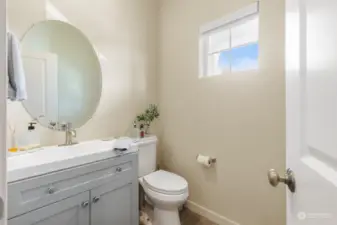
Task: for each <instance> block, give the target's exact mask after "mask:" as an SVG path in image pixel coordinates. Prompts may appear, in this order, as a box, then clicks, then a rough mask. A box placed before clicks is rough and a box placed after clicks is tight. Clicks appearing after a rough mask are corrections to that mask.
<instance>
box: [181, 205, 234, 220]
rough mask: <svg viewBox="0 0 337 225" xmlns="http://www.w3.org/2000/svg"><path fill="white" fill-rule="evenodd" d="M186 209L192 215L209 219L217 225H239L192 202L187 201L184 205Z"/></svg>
mask: <svg viewBox="0 0 337 225" xmlns="http://www.w3.org/2000/svg"><path fill="white" fill-rule="evenodd" d="M186 207H187V208H188V209H189V210H191V211H192V212H194V213H197V214H199V215H201V216H203V217H205V218H207V219H209V220H210V221H212V222H214V223H217V224H219V225H240V224H239V223H237V222H235V221H233V220H231V219H228V218H226V217H224V216H221V215H220V214H218V213H216V212H214V211H212V210H209V209H207V208H205V207H203V206H201V205H199V204H197V203H195V202H193V201H190V200H189V201H187V203H186Z"/></svg>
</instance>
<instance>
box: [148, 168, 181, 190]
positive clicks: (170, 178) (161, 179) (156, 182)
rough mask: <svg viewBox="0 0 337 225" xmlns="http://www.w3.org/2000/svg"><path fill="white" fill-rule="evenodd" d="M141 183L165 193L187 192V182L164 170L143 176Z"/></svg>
mask: <svg viewBox="0 0 337 225" xmlns="http://www.w3.org/2000/svg"><path fill="white" fill-rule="evenodd" d="M143 185H145V186H146V187H147V188H149V189H150V190H152V191H154V192H157V193H161V194H166V195H181V194H184V193H186V192H188V184H187V181H186V180H185V179H184V178H183V177H181V176H179V175H177V174H174V173H170V172H167V171H164V170H158V171H156V172H153V173H151V174H149V175H147V176H145V177H143Z"/></svg>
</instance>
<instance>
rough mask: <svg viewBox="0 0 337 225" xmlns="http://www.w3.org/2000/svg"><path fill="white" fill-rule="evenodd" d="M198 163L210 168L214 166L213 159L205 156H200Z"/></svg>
mask: <svg viewBox="0 0 337 225" xmlns="http://www.w3.org/2000/svg"><path fill="white" fill-rule="evenodd" d="M197 162H198V163H199V164H201V165H204V166H205V167H208V168H209V167H211V166H212V158H211V157H210V156H204V155H201V154H199V155H198V156H197Z"/></svg>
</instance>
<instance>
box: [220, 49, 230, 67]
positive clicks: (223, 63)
mask: <svg viewBox="0 0 337 225" xmlns="http://www.w3.org/2000/svg"><path fill="white" fill-rule="evenodd" d="M230 58H231V51H230V50H227V51H223V52H221V53H220V56H219V60H218V67H219V70H220V71H221V72H229V71H230V69H231V61H230Z"/></svg>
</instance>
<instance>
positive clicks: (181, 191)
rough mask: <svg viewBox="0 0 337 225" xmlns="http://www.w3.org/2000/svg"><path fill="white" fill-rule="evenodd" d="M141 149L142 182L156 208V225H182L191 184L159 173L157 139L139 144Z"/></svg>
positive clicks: (150, 139) (172, 175)
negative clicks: (180, 209)
mask: <svg viewBox="0 0 337 225" xmlns="http://www.w3.org/2000/svg"><path fill="white" fill-rule="evenodd" d="M135 144H136V145H137V146H138V148H139V153H138V154H139V160H138V163H139V182H140V184H141V185H142V187H143V189H144V192H145V194H146V196H147V198H149V199H150V201H151V202H152V204H153V207H154V218H153V224H154V225H180V219H179V212H178V209H179V207H180V206H181V205H182V204H184V203H185V202H186V200H187V198H188V184H187V181H186V180H185V179H184V178H183V177H181V176H178V175H177V174H174V173H170V172H167V171H164V170H158V171H156V167H157V165H156V161H157V160H156V159H157V137H155V136H150V137H146V138H143V139H141V140H139V141H137V143H135Z"/></svg>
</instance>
